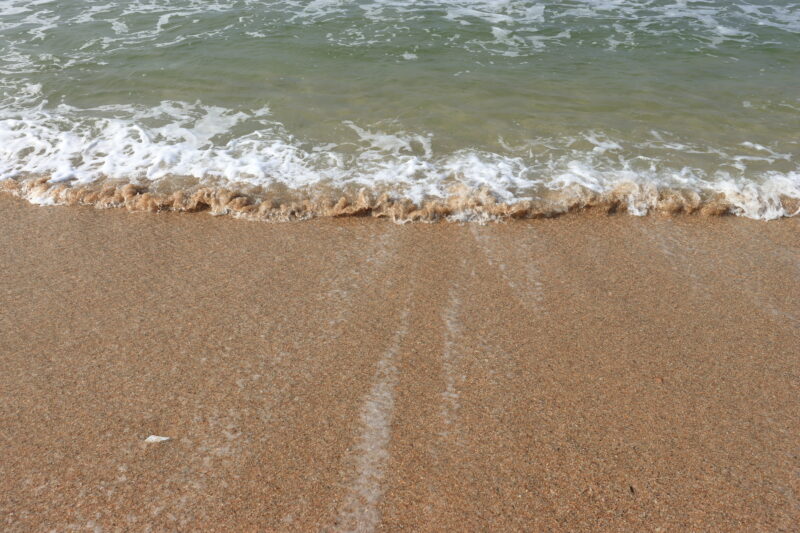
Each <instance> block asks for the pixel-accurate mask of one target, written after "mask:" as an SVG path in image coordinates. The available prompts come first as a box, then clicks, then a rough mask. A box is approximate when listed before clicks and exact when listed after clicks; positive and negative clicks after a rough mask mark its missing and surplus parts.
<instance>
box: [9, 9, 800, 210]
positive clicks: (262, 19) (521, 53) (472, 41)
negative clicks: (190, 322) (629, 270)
mask: <svg viewBox="0 0 800 533" xmlns="http://www.w3.org/2000/svg"><path fill="white" fill-rule="evenodd" d="M0 74H2V78H1V79H0V178H6V179H9V178H10V179H12V180H15V181H17V182H20V183H22V182H25V180H28V179H30V178H33V177H40V176H43V177H46V178H48V179H49V180H50V184H55V183H60V184H68V185H69V186H71V187H81V186H87V187H88V186H99V185H100V184H102V183H103V182H105V181H107V180H112V181H114V182H132V183H137V184H143V185H148V186H150V187H155V188H157V189H158V190H163V191H170V190H175V189H181V188H187V187H189V188H191V187H199V186H203V185H216V186H224V187H228V188H232V189H237V188H240V189H243V190H244V189H247V190H249V191H251V193H252V194H255V196H256V200H255V201H258V195H259V194H260V195H267V194H268V193H269V191H272V190H281V191H291V192H292V194H293V195H294V196H295V197H298V198H301V197H314V196H318V195H330V196H332V197H336V196H337V195H338V194H339V193H340V192H351V193H352V192H353V191H357V190H359V189H365V190H367V191H369V192H374V193H376V194H377V193H381V192H388V193H390V195H392V196H393V197H397V198H401V197H404V198H409V199H411V200H412V201H413V202H415V203H417V204H418V205H419V204H422V203H424V202H426V201H428V200H431V199H441V198H445V197H447V196H448V195H452V194H453V191H454V190H455V189H454V188H457V189H459V190H461V191H464V190H483V191H485V192H487V193H488V194H490V195H491V196H492V197H493V198H496V199H497V200H498V201H500V202H504V203H507V204H514V203H515V202H521V201H526V200H536V199H539V198H544V197H546V196H547V195H548V194H550V195H551V196H552V193H553V192H554V191H555V192H562V193H564V194H566V196H575V195H578V196H580V195H585V194H591V193H593V194H600V195H602V194H607V193H610V192H612V191H624V193H623V196H625V198H626V202H627V205H628V210H629V211H630V212H631V213H634V214H644V213H647V212H648V211H649V210H651V209H652V208H653V207H654V206H655V202H656V200H655V199H654V198H657V194H658V193H657V192H656V193H654V192H653V191H666V190H679V191H690V192H694V193H697V195H699V196H700V197H702V198H704V199H709V198H724V199H725V200H726V201H727V202H728V203H729V204H730V205H731V211H732V212H734V213H737V214H742V215H746V216H750V217H754V218H774V217H778V216H786V215H791V214H794V210H795V209H796V204H795V203H793V202H791V201H787V199H789V200H791V199H798V198H800V164H799V163H798V160H800V159H799V158H800V138H798V126H800V3H797V2H786V1H772V2H769V1H749V2H745V1H742V0H730V1H722V0H714V1H704V2H692V1H688V0H685V1H660V0H598V1H588V0H584V1H578V0H574V1H562V2H549V1H541V2H538V1H531V0H528V1H522V0H520V1H512V0H506V1H490V0H460V1H452V2H437V1H411V0H408V1H388V0H365V1H343V0H342V1H332V0H317V1H311V2H299V1H291V2H286V1H285V2H269V1H256V0H239V1H221V0H220V1H210V2H209V1H191V0H177V1H164V0H162V1H120V0H101V1H94V0H90V1H80V2H79V1H69V0H67V1H64V0H62V1H58V2H48V1H38V2H30V1H17V0H0ZM253 191H255V192H253ZM563 197H564V196H563V195H562V199H563ZM32 199H35V198H32ZM39 199H40V200H41V198H39Z"/></svg>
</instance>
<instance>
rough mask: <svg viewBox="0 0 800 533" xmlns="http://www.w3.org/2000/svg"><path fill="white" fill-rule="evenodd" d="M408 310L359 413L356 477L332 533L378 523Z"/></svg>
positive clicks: (373, 528) (365, 528) (361, 529)
mask: <svg viewBox="0 0 800 533" xmlns="http://www.w3.org/2000/svg"><path fill="white" fill-rule="evenodd" d="M407 322H408V309H404V310H403V313H402V315H401V317H400V319H399V323H400V328H399V329H398V330H397V331H396V332H395V334H394V337H393V339H392V342H391V344H390V345H389V347H388V348H387V349H386V351H385V352H384V353H383V356H382V357H381V359H380V360H379V361H378V365H377V368H376V370H375V377H374V381H373V384H372V389H371V390H370V392H369V394H367V396H366V398H365V400H364V405H363V408H362V411H361V425H362V432H361V435H360V437H359V441H358V444H357V445H356V453H357V457H356V459H355V461H356V472H357V477H356V478H355V480H354V481H353V483H352V484H351V485H350V487H349V488H348V494H347V496H346V498H345V501H344V505H343V507H342V510H341V512H340V514H339V519H338V520H337V522H336V524H335V526H334V528H333V529H334V530H335V531H374V530H375V528H376V527H377V526H378V524H379V522H380V511H379V510H378V505H379V504H380V501H381V498H382V497H383V492H384V486H383V478H384V474H385V471H386V464H387V462H388V460H389V450H388V447H389V441H390V439H391V436H392V428H391V426H392V419H393V417H394V389H395V386H396V384H397V367H396V366H395V361H394V360H395V357H396V356H397V353H398V350H399V349H400V343H401V342H402V340H403V338H404V337H405V335H406V328H407Z"/></svg>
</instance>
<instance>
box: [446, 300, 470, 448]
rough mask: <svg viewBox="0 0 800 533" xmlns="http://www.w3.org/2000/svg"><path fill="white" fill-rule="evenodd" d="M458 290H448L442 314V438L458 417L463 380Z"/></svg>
mask: <svg viewBox="0 0 800 533" xmlns="http://www.w3.org/2000/svg"><path fill="white" fill-rule="evenodd" d="M458 289H459V287H457V286H456V287H453V288H451V289H450V299H449V302H448V305H447V307H445V309H444V312H443V313H442V319H443V320H444V325H445V332H444V346H443V347H442V371H443V373H444V380H445V389H444V391H443V392H442V402H443V404H442V420H443V421H444V426H445V427H444V429H443V430H442V432H441V434H442V435H443V436H447V435H449V434H450V431H451V426H452V425H453V423H455V421H456V419H457V417H458V410H459V409H460V407H461V405H460V403H459V397H460V393H459V385H460V384H461V382H462V381H463V380H464V376H463V375H462V374H460V373H459V371H458V363H459V360H460V359H461V354H460V353H459V351H458V345H457V343H458V341H459V340H461V338H462V335H463V331H462V327H461V323H460V321H459V315H460V313H461V300H460V299H459V298H458V293H457V291H458Z"/></svg>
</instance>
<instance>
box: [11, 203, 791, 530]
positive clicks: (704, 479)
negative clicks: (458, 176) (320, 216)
mask: <svg viewBox="0 0 800 533" xmlns="http://www.w3.org/2000/svg"><path fill="white" fill-rule="evenodd" d="M0 249H1V250H2V252H0V258H2V259H1V260H0V267H2V285H0V357H2V361H1V362H0V365H2V366H1V367H0V368H2V372H1V373H0V402H1V405H2V407H1V408H0V409H1V410H0V416H1V417H2V420H0V423H1V426H0V457H2V459H1V460H0V519H1V520H2V521H0V529H3V530H6V531H35V530H49V529H51V528H54V529H57V530H68V529H70V528H73V527H74V528H79V529H84V528H87V527H88V528H90V529H91V528H93V527H94V528H96V527H101V528H102V529H103V530H108V531H114V530H144V529H147V528H148V527H151V528H152V529H154V530H164V529H169V530H186V531H188V530H197V529H205V530H220V531H223V530H247V531H256V530H259V531H272V530H276V531H277V530H302V531H308V530H371V529H379V530H398V529H406V530H475V529H483V530H486V529H494V530H498V529H507V530H544V529H570V530H596V529H599V528H605V529H628V530H658V529H659V528H662V529H667V530H683V529H697V530H770V531H775V530H781V529H782V530H792V529H796V528H797V527H798V526H797V524H798V521H800V499H799V494H800V444H798V443H800V395H799V394H798V393H800V365H799V364H798V363H800V341H798V334H800V220H781V221H775V222H768V223H765V222H754V221H749V220H744V219H741V218H732V217H722V218H694V217H678V218H674V219H666V218H658V217H650V218H644V219H640V218H634V217H628V216H614V217H592V216H569V217H563V218H560V219H555V220H544V221H532V222H514V223H508V224H498V225H488V226H478V225H459V224H446V223H444V224H435V225H427V224H412V225H406V226H399V225H395V224H392V223H391V222H387V221H381V220H371V219H368V220H365V219H346V220H332V219H328V220H318V221H311V222H304V223H291V224H269V223H248V222H243V221H237V220H232V219H227V218H214V217H210V216H207V215H203V214H197V215H174V214H161V215H153V214H146V213H139V214H129V213H125V212H122V211H117V210H109V211H97V210H93V209H88V208H42V207H31V206H28V205H27V204H23V203H22V202H20V201H17V200H12V199H9V198H2V199H0ZM149 435H160V436H167V437H169V438H170V439H171V440H169V441H166V442H160V443H151V444H148V443H146V442H145V439H146V438H147V437H148V436H149Z"/></svg>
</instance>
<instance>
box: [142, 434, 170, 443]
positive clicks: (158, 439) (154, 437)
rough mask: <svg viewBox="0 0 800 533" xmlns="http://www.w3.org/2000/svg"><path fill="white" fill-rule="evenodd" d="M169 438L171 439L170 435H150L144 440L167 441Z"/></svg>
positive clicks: (149, 441)
mask: <svg viewBox="0 0 800 533" xmlns="http://www.w3.org/2000/svg"><path fill="white" fill-rule="evenodd" d="M167 440H169V437H159V436H158V435H150V436H149V437H147V438H146V439H144V441H145V442H147V443H152V442H164V441H167Z"/></svg>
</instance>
